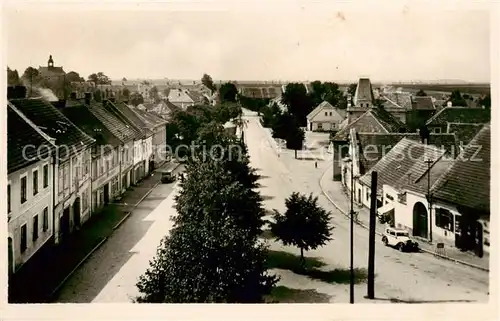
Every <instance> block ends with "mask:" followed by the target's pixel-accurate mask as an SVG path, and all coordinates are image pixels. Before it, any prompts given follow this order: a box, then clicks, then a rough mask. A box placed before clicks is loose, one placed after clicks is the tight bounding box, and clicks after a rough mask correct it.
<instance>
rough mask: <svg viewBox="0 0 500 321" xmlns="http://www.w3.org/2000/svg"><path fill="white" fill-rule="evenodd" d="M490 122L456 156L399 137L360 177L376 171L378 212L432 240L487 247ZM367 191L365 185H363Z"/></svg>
mask: <svg viewBox="0 0 500 321" xmlns="http://www.w3.org/2000/svg"><path fill="white" fill-rule="evenodd" d="M490 139H491V138H490V126H489V125H486V126H484V128H483V129H481V130H480V131H479V133H478V134H477V135H476V136H475V137H474V139H473V140H472V142H471V144H469V145H468V146H466V147H465V148H464V149H463V150H462V152H461V153H460V154H459V155H458V156H457V157H456V158H452V157H449V155H448V153H447V152H446V151H445V150H443V149H439V148H435V147H432V146H430V145H425V144H422V143H419V142H414V141H411V140H409V139H406V138H404V139H403V140H401V141H400V143H399V144H398V145H396V146H395V147H394V148H393V149H392V150H391V151H390V152H389V153H388V154H387V155H385V157H384V158H383V159H382V160H381V161H380V162H378V163H377V164H376V165H375V166H374V167H373V168H372V169H371V170H370V171H369V172H367V173H366V174H365V175H364V176H363V177H361V179H360V181H361V182H363V183H364V184H365V185H366V184H369V183H370V175H371V171H376V172H377V173H378V186H377V187H378V193H379V194H380V198H381V200H382V203H383V205H382V206H381V207H380V208H379V209H378V211H379V214H384V213H386V214H387V213H389V214H390V215H392V225H394V226H396V227H398V228H402V229H406V230H408V231H409V232H410V233H411V234H412V235H414V236H416V237H421V238H423V239H426V240H428V241H431V242H433V243H444V244H446V245H447V246H452V247H458V248H460V249H464V250H471V251H474V252H475V253H476V254H478V256H480V257H481V256H482V255H483V253H484V252H489V245H490V239H489V233H490V230H489V216H490V208H489V204H490V172H491V169H490V168H491V161H490V159H491V153H490V151H491V150H490V145H491V143H490ZM365 192H368V193H369V190H365Z"/></svg>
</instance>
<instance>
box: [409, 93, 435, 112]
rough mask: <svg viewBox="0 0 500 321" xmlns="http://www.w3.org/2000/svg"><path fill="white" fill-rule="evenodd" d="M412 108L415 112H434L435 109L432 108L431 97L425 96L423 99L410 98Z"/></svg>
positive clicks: (417, 97)
mask: <svg viewBox="0 0 500 321" xmlns="http://www.w3.org/2000/svg"><path fill="white" fill-rule="evenodd" d="M411 104H412V106H411V107H412V108H413V109H415V110H435V109H436V107H435V106H434V103H433V102H432V97H429V96H425V97H419V96H416V97H413V98H412V102H411Z"/></svg>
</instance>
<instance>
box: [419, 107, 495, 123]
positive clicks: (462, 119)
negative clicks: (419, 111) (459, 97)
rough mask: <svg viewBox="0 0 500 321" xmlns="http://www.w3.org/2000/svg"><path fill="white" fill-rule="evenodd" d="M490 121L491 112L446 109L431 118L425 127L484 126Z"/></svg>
mask: <svg viewBox="0 0 500 321" xmlns="http://www.w3.org/2000/svg"><path fill="white" fill-rule="evenodd" d="M490 120H491V111H490V110H489V109H482V108H467V107H446V108H443V109H441V110H440V111H439V112H438V113H436V114H435V115H434V116H432V117H431V118H430V119H429V120H428V121H427V125H446V124H447V123H468V124H486V123H488V122H489V121H490Z"/></svg>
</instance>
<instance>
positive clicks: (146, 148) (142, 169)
mask: <svg viewBox="0 0 500 321" xmlns="http://www.w3.org/2000/svg"><path fill="white" fill-rule="evenodd" d="M103 106H104V107H105V108H106V110H108V111H109V112H111V113H113V114H114V115H115V116H117V117H118V118H119V119H120V120H121V121H123V122H125V123H127V124H128V125H129V126H132V127H133V128H134V129H135V130H137V131H139V133H140V134H141V138H140V139H135V140H134V154H133V155H134V156H133V157H134V168H133V171H132V174H133V175H132V182H133V184H136V183H137V182H138V181H140V180H141V179H143V178H144V177H145V176H146V174H147V173H149V172H150V171H151V170H152V168H151V169H150V164H152V162H153V131H152V130H151V129H149V127H148V126H147V125H146V123H145V122H144V120H142V119H141V118H140V117H139V116H138V115H137V113H135V112H134V111H133V110H132V109H131V108H130V107H129V106H127V105H126V104H125V103H123V102H112V101H104V102H103Z"/></svg>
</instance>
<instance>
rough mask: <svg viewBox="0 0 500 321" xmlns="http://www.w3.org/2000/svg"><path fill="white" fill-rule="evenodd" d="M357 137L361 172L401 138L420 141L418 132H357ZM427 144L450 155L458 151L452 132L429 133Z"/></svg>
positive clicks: (381, 156)
mask: <svg viewBox="0 0 500 321" xmlns="http://www.w3.org/2000/svg"><path fill="white" fill-rule="evenodd" d="M357 138H358V142H359V148H360V153H359V155H360V163H361V164H360V165H361V170H362V173H366V172H367V171H368V170H370V169H371V168H372V167H373V166H375V165H376V164H377V163H378V162H379V161H380V160H381V159H382V158H383V157H384V156H385V155H386V154H387V153H388V152H389V151H390V150H391V149H392V148H393V147H394V146H396V145H397V144H398V143H399V142H400V141H401V140H402V139H403V138H407V139H409V140H411V141H415V142H421V137H420V134H418V133H357ZM428 144H429V145H433V146H435V147H437V148H440V149H444V150H445V151H446V152H447V153H449V154H450V155H456V154H457V153H458V152H457V151H458V146H457V142H456V139H455V135H454V134H430V137H429V141H428Z"/></svg>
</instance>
